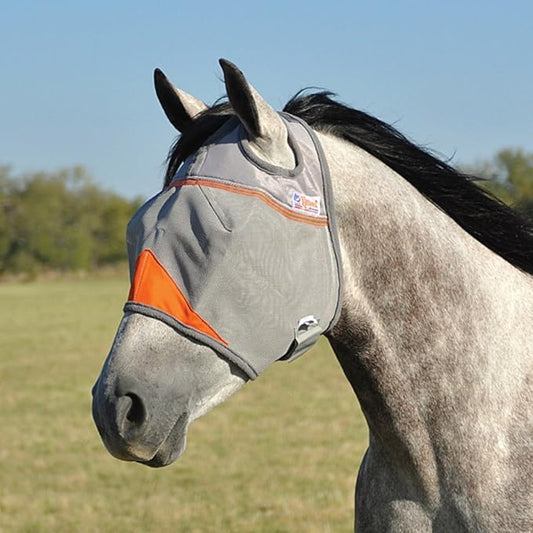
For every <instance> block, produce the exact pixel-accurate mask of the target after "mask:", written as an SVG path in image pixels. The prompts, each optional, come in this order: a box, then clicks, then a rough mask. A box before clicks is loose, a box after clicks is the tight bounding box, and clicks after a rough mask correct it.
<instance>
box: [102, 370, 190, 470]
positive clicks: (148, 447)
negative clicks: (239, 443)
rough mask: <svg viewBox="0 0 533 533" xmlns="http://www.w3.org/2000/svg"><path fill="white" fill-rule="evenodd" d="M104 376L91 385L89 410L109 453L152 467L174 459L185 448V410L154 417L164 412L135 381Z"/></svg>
mask: <svg viewBox="0 0 533 533" xmlns="http://www.w3.org/2000/svg"><path fill="white" fill-rule="evenodd" d="M106 378H107V376H106V373H105V372H104V373H103V374H102V376H100V378H99V379H98V381H97V382H96V384H95V385H94V387H93V390H92V395H93V402H92V413H93V418H94V421H95V424H96V427H97V428H98V432H99V433H100V436H101V438H102V441H103V442H104V445H105V447H106V448H107V450H108V451H109V453H111V455H113V456H114V457H116V458H117V459H121V460H123V461H136V462H139V463H142V464H146V465H148V466H152V467H161V466H166V465H169V464H171V463H172V462H174V461H175V460H176V459H177V458H178V457H179V456H180V455H181V454H182V453H183V452H184V451H185V446H186V435H187V428H188V425H189V415H188V413H187V412H186V411H185V412H183V413H181V414H179V415H177V416H176V415H174V416H170V413H166V415H165V416H162V417H161V416H160V417H157V416H156V413H157V412H163V411H162V410H160V409H158V407H159V406H154V405H151V404H150V401H149V400H148V399H147V398H149V397H150V395H147V394H143V393H142V392H141V391H140V389H139V387H138V386H136V385H135V383H132V382H131V380H124V379H121V380H118V379H117V380H114V383H111V382H110V380H109V379H106Z"/></svg>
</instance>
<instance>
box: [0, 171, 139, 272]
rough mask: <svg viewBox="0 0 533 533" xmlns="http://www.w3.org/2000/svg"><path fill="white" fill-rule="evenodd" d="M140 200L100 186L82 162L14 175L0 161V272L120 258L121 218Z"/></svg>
mask: <svg viewBox="0 0 533 533" xmlns="http://www.w3.org/2000/svg"><path fill="white" fill-rule="evenodd" d="M140 203H141V202H140V200H139V199H136V200H126V199H124V198H122V197H120V196H119V195H117V194H115V193H112V192H107V191H104V190H102V189H101V188H100V187H98V186H97V185H95V184H94V183H93V182H92V181H91V179H90V178H89V176H88V175H87V173H86V171H85V170H84V169H83V168H81V167H74V168H69V169H64V170H60V171H57V172H53V173H46V172H37V173H32V174H29V175H26V176H23V177H17V178H15V177H13V176H11V175H10V170H9V168H8V167H0V273H1V272H37V271H39V270H42V269H54V270H64V271H66V270H90V269H93V268H98V267H100V266H103V265H108V264H113V263H117V262H120V261H124V260H126V258H127V254H126V246H125V238H124V235H125V228H126V224H127V222H128V220H129V219H130V218H131V216H132V215H133V213H134V212H135V211H136V209H137V208H138V206H139V205H140Z"/></svg>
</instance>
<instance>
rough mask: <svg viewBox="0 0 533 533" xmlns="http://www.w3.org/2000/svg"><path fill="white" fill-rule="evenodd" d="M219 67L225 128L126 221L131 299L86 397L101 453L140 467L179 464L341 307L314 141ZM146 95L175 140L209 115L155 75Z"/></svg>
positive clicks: (235, 74) (322, 171) (323, 172)
mask: <svg viewBox="0 0 533 533" xmlns="http://www.w3.org/2000/svg"><path fill="white" fill-rule="evenodd" d="M221 65H222V69H223V71H224V77H225V84H226V90H227V94H228V99H229V106H228V107H227V113H226V115H224V120H222V121H221V127H217V128H214V129H215V130H216V131H214V132H211V133H212V135H210V136H209V137H208V139H207V140H206V141H205V142H203V143H199V144H200V146H198V147H195V149H194V150H191V153H190V154H185V155H186V156H187V157H184V158H183V161H181V163H180V164H179V165H177V168H176V169H175V170H176V172H174V173H173V175H172V176H171V179H170V180H169V181H168V182H167V183H166V186H165V188H164V189H163V190H162V191H161V193H159V194H158V195H156V196H155V197H154V198H152V199H151V200H149V201H148V202H146V204H145V205H144V206H142V207H141V208H140V210H139V211H138V213H137V214H136V215H135V216H134V217H133V219H132V220H131V222H130V223H129V225H128V231H127V242H128V252H129V257H130V274H131V290H130V294H129V298H128V302H127V303H126V306H125V315H124V317H123V319H122V322H121V324H120V326H119V328H118V332H117V334H116V337H115V340H114V343H113V346H112V348H111V351H110V353H109V355H108V357H107V360H106V362H105V364H104V367H103V369H102V372H101V375H100V376H99V378H98V380H97V382H96V384H95V386H94V389H93V416H94V419H95V422H96V425H97V427H98V430H99V432H100V435H101V437H102V439H103V441H104V443H105V445H106V447H107V448H108V450H109V451H110V452H111V453H112V454H113V455H114V456H116V457H117V458H119V459H124V460H132V461H138V462H141V463H144V464H147V465H149V466H164V465H167V464H169V463H171V462H172V461H174V460H175V459H176V458H178V457H179V456H180V455H181V454H182V453H183V451H184V449H185V443H186V434H187V428H188V425H189V424H190V422H191V421H193V420H194V419H196V418H198V417H199V416H201V415H203V414H204V413H206V412H208V411H209V410H210V409H212V408H213V407H215V406H216V405H217V404H219V403H220V402H222V401H224V400H225V399H226V398H228V397H229V396H230V395H231V394H233V393H234V392H235V391H237V390H238V389H240V388H241V387H242V386H243V385H244V384H245V383H246V381H247V380H249V379H255V378H256V377H257V376H258V375H259V374H260V373H261V372H262V371H263V370H264V369H265V368H266V367H267V366H269V365H270V364H271V363H273V362H274V361H277V360H279V359H288V360H291V359H294V358H296V357H297V356H299V355H301V354H302V353H304V352H305V351H306V350H307V349H308V348H310V347H311V346H312V345H313V344H314V343H315V342H316V340H317V339H318V337H319V335H320V334H321V333H323V332H325V331H326V330H327V329H328V328H330V327H331V326H332V325H333V324H334V322H335V321H336V318H337V316H338V312H339V309H340V305H339V294H340V281H339V279H340V275H339V268H340V266H339V265H340V264H339V259H338V253H337V251H336V244H335V242H336V241H335V235H334V232H333V229H332V224H331V222H332V214H331V213H330V212H328V205H329V202H330V194H329V182H328V176H327V167H326V165H325V162H324V160H323V157H322V155H321V152H320V149H319V145H318V142H317V141H316V138H315V137H314V134H313V133H312V131H311V130H310V128H308V127H307V126H306V125H305V124H304V123H303V122H301V121H298V120H297V119H295V118H294V117H290V116H283V115H280V114H278V113H277V112H276V111H274V109H272V108H271V107H270V106H269V105H268V104H267V103H266V102H265V101H264V100H263V98H262V97H261V96H260V95H259V94H258V93H257V92H256V91H255V89H254V88H253V87H252V86H251V85H250V84H249V83H248V82H247V80H246V79H245V77H244V76H243V74H242V72H241V71H240V70H239V69H237V68H236V67H235V66H234V65H232V64H231V63H229V62H227V61H223V60H222V61H221ZM155 88H156V93H157V96H158V98H159V101H160V103H161V105H162V107H163V110H164V111H165V114H166V116H167V117H168V119H169V120H170V122H171V123H172V124H173V125H174V126H175V127H176V128H177V129H178V131H180V132H181V133H182V138H181V139H182V140H183V142H185V141H186V140H187V139H186V136H189V137H191V135H192V137H194V135H195V134H196V133H194V132H193V130H200V131H201V127H202V121H204V122H205V121H206V120H208V119H209V118H210V117H211V118H212V116H213V112H211V111H210V110H209V109H208V108H207V107H206V106H205V104H204V103H203V102H201V101H200V100H198V99H196V98H195V97H193V96H191V95H189V94H187V93H185V92H184V91H181V90H179V89H176V88H175V87H174V86H173V85H172V84H171V83H170V82H169V81H168V79H167V78H166V77H165V76H164V74H163V73H162V72H161V71H159V70H156V71H155ZM191 132H192V133H191ZM180 142H181V141H180ZM310 259H314V262H313V264H316V265H317V266H316V267H313V268H309V265H308V263H309V260H310ZM303 273H305V274H303Z"/></svg>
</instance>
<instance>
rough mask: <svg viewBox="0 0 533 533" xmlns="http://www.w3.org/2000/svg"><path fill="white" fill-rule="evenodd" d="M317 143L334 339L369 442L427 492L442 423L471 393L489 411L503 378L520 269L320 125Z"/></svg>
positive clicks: (460, 411)
mask: <svg viewBox="0 0 533 533" xmlns="http://www.w3.org/2000/svg"><path fill="white" fill-rule="evenodd" d="M321 142H322V144H323V146H324V149H325V153H326V154H327V158H328V163H329V165H330V172H331V176H332V183H333V192H334V198H335V207H336V216H337V224H338V233H339V240H340V243H341V251H342V256H343V271H344V301H343V312H342V314H341V317H340V320H339V322H338V324H337V326H336V327H335V328H334V330H333V331H332V332H331V334H330V341H331V344H332V347H333V349H334V351H335V353H336V355H337V357H338V359H339V361H340V363H341V366H342V367H343V370H344V372H345V374H346V376H347V378H348V379H349V381H350V383H351V385H352V387H353V388H354V391H355V393H356V394H357V396H358V398H359V400H360V403H361V407H362V409H363V411H364V414H365V416H366V418H367V421H368V424H369V429H370V438H371V442H372V440H375V441H376V442H377V441H379V443H380V444H379V445H380V446H382V447H384V448H385V449H387V451H386V452H385V453H386V454H387V456H388V458H389V459H390V460H392V461H393V462H394V461H395V460H396V461H397V464H402V465H404V466H405V465H408V466H407V467H406V468H408V469H409V467H410V470H411V472H416V475H417V476H419V477H420V479H418V484H419V485H420V486H424V487H425V489H424V490H426V492H427V491H429V492H431V490H432V489H431V488H430V487H435V486H437V485H436V480H437V471H438V468H437V464H436V458H435V455H436V453H439V452H438V451H436V450H435V448H436V445H435V440H436V439H437V438H438V434H439V432H440V433H442V432H443V431H447V430H449V429H450V426H453V425H454V424H455V423H456V422H458V420H457V417H458V416H459V417H463V418H462V419H461V420H460V421H459V422H461V421H464V420H465V417H467V415H465V413H466V412H472V405H471V402H472V401H473V398H476V400H474V401H477V400H478V399H484V400H486V401H487V402H488V403H487V404H485V405H484V406H481V405H480V406H479V407H480V408H482V409H488V410H490V408H491V407H490V405H491V402H493V401H494V400H491V398H490V397H489V393H488V391H489V389H490V387H492V386H494V385H496V386H499V385H501V386H502V387H503V388H504V389H505V383H500V382H501V380H502V376H501V375H500V374H501V373H502V366H501V353H506V352H508V351H510V350H512V346H509V342H512V341H510V340H509V339H510V336H511V335H510V334H509V332H510V328H511V327H512V324H516V318H517V316H516V315H519V314H520V313H521V312H524V309H523V308H522V309H521V310H520V306H519V305H517V303H516V300H517V296H518V295H517V291H516V288H515V287H516V285H517V284H518V286H520V284H522V286H523V283H524V281H525V278H526V276H525V275H522V273H520V272H519V271H518V270H517V269H515V268H514V267H512V266H511V265H509V264H508V263H506V262H505V261H504V260H503V259H501V258H500V257H498V256H497V255H496V254H493V253H492V252H490V251H489V250H488V249H486V248H485V247H484V246H482V245H481V244H480V243H479V242H478V241H476V240H475V239H474V238H473V237H471V236H470V235H468V234H467V233H466V232H465V231H464V230H462V229H461V228H460V227H459V226H457V225H456V224H455V223H454V222H453V221H452V220H451V219H450V218H449V217H448V216H447V215H446V214H445V213H443V212H441V211H440V210H439V209H438V208H437V207H435V206H434V205H433V204H432V203H431V202H429V201H428V200H426V199H425V198H423V197H422V195H421V194H420V193H418V191H416V190H415V189H414V188H413V187H412V186H411V185H410V184H409V183H408V182H407V181H405V180H404V179H403V178H401V177H400V176H399V175H397V174H396V173H395V172H393V171H392V170H390V169H389V168H388V167H386V166H385V165H384V164H382V163H381V162H379V161H378V160H376V159H375V158H373V157H372V156H370V155H368V154H367V153H366V152H364V151H362V150H360V149H358V148H356V147H355V146H353V145H351V144H348V143H346V142H344V141H340V140H339V139H335V138H332V137H330V136H327V135H321ZM526 281H530V280H526ZM529 309H530V308H529ZM506 329H508V330H509V331H506ZM515 342H516V343H520V342H522V343H524V339H520V338H517V339H516V341H515ZM504 373H505V372H504ZM500 399H501V398H500ZM474 409H475V407H474ZM496 411H498V409H496ZM472 416H473V417H475V416H476V415H475V413H474V414H473V415H472ZM441 417H442V418H441ZM443 424H447V425H448V426H449V427H448V428H443V427H442V426H443ZM460 426H461V424H460V423H458V424H457V427H460ZM463 426H464V424H463ZM452 433H453V430H452ZM451 441H453V439H451ZM450 446H453V442H451V443H450ZM428 497H429V495H428ZM433 497H437V495H435V494H434V495H433Z"/></svg>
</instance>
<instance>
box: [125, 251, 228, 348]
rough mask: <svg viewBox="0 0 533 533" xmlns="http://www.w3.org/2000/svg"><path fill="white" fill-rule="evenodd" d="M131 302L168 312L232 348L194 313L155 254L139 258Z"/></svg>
mask: <svg viewBox="0 0 533 533" xmlns="http://www.w3.org/2000/svg"><path fill="white" fill-rule="evenodd" d="M128 300H129V301H131V302H137V303H140V304H145V305H148V306H150V307H154V308H156V309H159V310H160V311H164V312H165V313H168V314H169V315H171V316H173V317H174V318H175V319H176V320H178V321H179V322H181V323H182V324H185V325H186V326H189V327H190V328H193V329H195V330H196V331H200V332H202V333H205V334H206V335H209V336H210V337H212V338H213V339H215V340H217V341H219V342H221V343H222V344H224V345H226V346H227V345H228V343H227V341H225V340H224V339H223V338H222V337H221V336H220V335H219V334H218V333H217V332H216V331H215V330H214V329H213V328H212V327H211V326H210V325H209V324H208V323H207V322H206V321H205V320H204V319H203V318H202V317H201V316H200V315H199V314H198V313H196V311H194V309H193V308H192V307H191V304H190V303H189V302H188V301H187V298H185V296H184V294H183V293H182V292H181V290H180V288H179V287H178V285H177V284H176V282H175V281H174V280H173V279H172V277H171V276H170V274H169V273H168V272H167V271H166V269H165V267H164V266H163V265H162V264H161V263H160V262H159V261H158V259H157V257H156V256H155V255H154V253H153V252H152V251H151V250H148V249H147V250H143V251H142V252H141V253H140V254H139V257H138V258H137V261H136V263H135V274H134V276H133V281H132V284H131V288H130V293H129V296H128Z"/></svg>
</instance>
